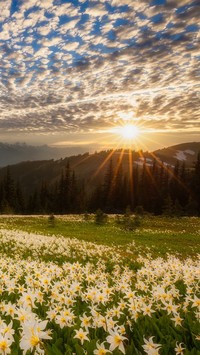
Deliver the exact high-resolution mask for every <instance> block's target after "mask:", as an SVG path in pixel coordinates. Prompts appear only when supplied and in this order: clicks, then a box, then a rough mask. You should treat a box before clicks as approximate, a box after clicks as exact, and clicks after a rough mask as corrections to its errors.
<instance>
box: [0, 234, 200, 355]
mask: <svg viewBox="0 0 200 355" xmlns="http://www.w3.org/2000/svg"><path fill="white" fill-rule="evenodd" d="M0 239H1V242H0V354H4V355H5V354H13V355H14V354H49V355H53V354H55V355H64V354H66V355H68V354H77V355H79V354H80V355H81V354H88V355H90V354H91V355H92V354H96V355H104V354H109V353H111V354H116V355H117V354H130V355H134V354H137V355H138V354H149V355H155V354H161V355H162V354H163V355H164V354H169V355H170V354H172V355H173V354H179V355H181V354H186V355H187V354H193V355H197V354H200V296H199V295H200V258H195V259H191V258H187V259H184V260H180V259H179V258H177V257H176V256H173V255H170V254H168V256H167V257H166V259H163V258H161V257H158V258H155V259H153V258H152V257H151V255H150V254H147V255H146V256H145V257H144V256H142V254H140V250H138V257H137V259H135V256H134V255H135V252H136V251H135V248H136V246H135V245H134V243H131V244H128V245H127V246H126V250H124V249H123V250H122V249H121V248H120V247H116V246H104V245H98V244H95V243H91V242H86V241H80V240H78V239H75V238H73V239H70V238H64V237H62V236H60V237H57V236H43V235H38V234H34V233H27V232H22V231H14V230H9V229H0ZM127 260H128V262H127Z"/></svg>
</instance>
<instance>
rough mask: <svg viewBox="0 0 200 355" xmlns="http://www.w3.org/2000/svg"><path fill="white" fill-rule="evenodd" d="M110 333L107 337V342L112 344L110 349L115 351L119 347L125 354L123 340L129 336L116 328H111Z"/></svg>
mask: <svg viewBox="0 0 200 355" xmlns="http://www.w3.org/2000/svg"><path fill="white" fill-rule="evenodd" d="M109 333H110V335H109V336H107V338H106V340H107V342H108V343H109V344H110V348H109V350H110V351H113V350H115V349H116V348H119V350H121V352H122V353H123V354H125V348H124V344H123V341H124V340H126V339H127V338H126V337H124V336H123V335H121V334H120V333H118V331H117V330H116V329H114V330H112V329H110V330H109Z"/></svg>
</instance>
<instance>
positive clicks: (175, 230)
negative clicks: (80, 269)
mask: <svg viewBox="0 0 200 355" xmlns="http://www.w3.org/2000/svg"><path fill="white" fill-rule="evenodd" d="M48 218H49V217H48V216H38V217H35V216H34V217H29V216H27V217H9V216H8V217H0V225H2V226H4V227H6V228H9V229H19V230H23V231H27V232H33V233H39V234H44V235H57V236H59V235H62V236H64V237H67V238H77V239H79V240H84V241H89V242H94V243H98V244H103V245H109V246H110V245H117V246H118V245H120V246H122V247H123V246H124V247H126V245H127V244H129V243H131V242H133V241H134V242H135V244H136V246H137V247H140V248H141V249H143V252H144V253H146V251H147V250H146V249H148V250H149V251H150V252H151V253H152V255H153V256H165V255H166V253H168V252H170V253H176V254H179V255H180V256H182V257H188V256H195V255H196V254H197V253H199V252H200V218H197V217H193V218H188V217H182V218H164V217H152V216H145V217H142V218H141V225H140V227H139V228H137V229H136V230H133V231H124V230H123V228H121V227H120V226H118V225H117V224H116V222H115V217H114V216H111V217H110V218H109V221H108V223H107V224H106V225H103V226H99V225H97V224H95V223H94V221H93V220H94V216H91V217H90V218H91V221H87V222H85V221H84V216H82V215H69V216H56V218H55V226H54V227H52V226H51V224H50V223H49V220H48Z"/></svg>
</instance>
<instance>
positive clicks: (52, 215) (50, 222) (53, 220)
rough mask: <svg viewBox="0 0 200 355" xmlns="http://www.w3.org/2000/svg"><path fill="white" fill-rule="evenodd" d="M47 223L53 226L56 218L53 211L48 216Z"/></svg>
mask: <svg viewBox="0 0 200 355" xmlns="http://www.w3.org/2000/svg"><path fill="white" fill-rule="evenodd" d="M48 223H49V226H50V227H55V223H56V218H55V216H54V214H53V213H51V214H50V216H49V217H48Z"/></svg>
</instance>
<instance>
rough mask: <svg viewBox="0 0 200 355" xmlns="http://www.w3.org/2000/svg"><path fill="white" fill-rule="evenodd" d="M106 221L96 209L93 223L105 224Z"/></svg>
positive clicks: (99, 210)
mask: <svg viewBox="0 0 200 355" xmlns="http://www.w3.org/2000/svg"><path fill="white" fill-rule="evenodd" d="M107 221H108V216H107V214H105V213H104V212H103V211H102V210H101V209H98V210H97V211H96V213H95V223H96V224H105V223H106V222H107Z"/></svg>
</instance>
